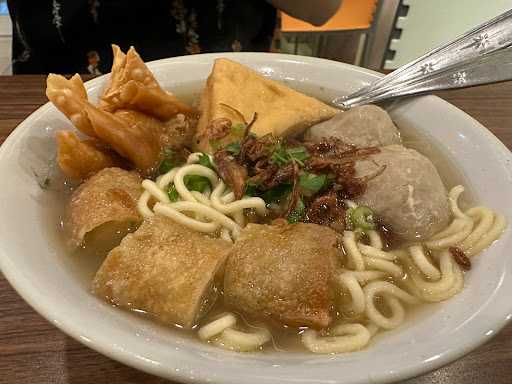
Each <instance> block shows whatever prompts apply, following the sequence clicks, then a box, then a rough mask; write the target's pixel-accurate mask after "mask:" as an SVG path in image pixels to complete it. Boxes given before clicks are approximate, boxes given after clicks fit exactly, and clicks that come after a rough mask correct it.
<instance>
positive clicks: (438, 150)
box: [41, 83, 475, 351]
mask: <svg viewBox="0 0 512 384" xmlns="http://www.w3.org/2000/svg"><path fill="white" fill-rule="evenodd" d="M304 88H309V89H304ZM198 89H201V84H199V83H197V84H188V85H187V86H181V87H176V88H174V89H173V93H174V94H175V95H176V96H178V97H179V98H180V99H181V100H183V101H186V102H189V103H193V104H196V103H197V100H198V96H199V92H198V91H197V90H198ZM301 91H303V92H306V93H308V94H310V95H312V96H315V97H317V98H319V99H323V100H325V101H326V102H327V101H329V100H330V98H331V97H330V96H329V94H330V93H331V92H329V91H328V90H325V89H323V88H318V87H316V88H315V87H301ZM399 128H400V129H401V131H402V139H403V143H404V145H405V146H407V147H409V148H413V149H416V150H417V151H419V152H420V153H423V154H424V155H426V156H427V157H429V158H430V159H431V160H432V162H433V163H434V165H435V166H436V168H437V169H438V171H439V173H440V176H441V178H442V180H443V182H444V183H445V185H446V186H447V188H451V187H453V186H455V185H458V184H462V185H464V186H466V187H467V186H468V185H469V184H468V183H467V180H466V178H465V177H464V175H463V173H462V172H461V171H460V170H458V169H457V167H456V166H455V165H454V163H453V161H451V159H450V158H449V155H448V154H447V152H446V151H445V150H444V149H443V148H442V146H441V145H440V144H438V143H437V142H436V140H435V139H433V138H431V137H429V136H428V135H426V134H424V133H421V132H417V131H415V130H414V129H413V127H399ZM49 173H50V175H51V176H52V177H51V183H50V186H49V188H48V189H47V190H45V191H44V193H42V194H41V199H42V203H43V204H42V209H43V212H42V214H43V215H45V217H47V219H48V227H47V228H46V229H47V236H48V239H50V240H49V241H50V243H51V245H54V247H52V248H55V249H60V250H62V254H60V255H59V257H60V261H61V262H62V264H63V265H65V267H66V268H67V269H68V270H69V272H70V273H72V274H73V275H74V276H75V277H76V278H77V279H78V280H79V281H80V283H81V284H82V285H83V288H84V289H85V290H87V291H89V290H90V285H91V281H92V279H93V277H94V275H95V273H96V271H97V270H98V269H99V267H100V265H101V263H102V262H103V260H104V259H105V257H106V255H107V251H106V249H109V248H112V247H113V246H115V245H117V244H118V243H119V242H120V240H121V238H122V236H121V232H122V231H119V232H118V233H117V234H116V236H114V237H116V238H115V239H114V240H112V239H103V240H101V239H100V241H97V242H96V244H95V246H91V245H89V246H85V247H84V248H79V249H75V250H73V249H72V248H71V247H70V246H68V244H67V236H66V234H65V232H64V231H63V226H62V223H63V219H64V215H65V212H64V211H65V206H66V204H67V202H68V201H69V198H70V196H71V193H72V190H73V188H72V186H70V185H68V184H67V183H66V182H65V180H64V179H62V176H61V175H59V173H58V171H56V170H55V169H54V167H53V168H52V169H50V172H49ZM468 189H469V188H468ZM467 192H468V193H465V195H464V199H463V201H462V205H463V206H464V205H469V203H473V202H474V201H475V199H474V195H473V193H472V191H471V189H469V190H467ZM107 243H108V244H107ZM344 299H346V298H344V297H343V296H341V297H339V298H338V300H344ZM430 307H431V305H428V304H423V305H419V306H416V307H414V308H410V309H409V311H408V323H411V322H413V321H414V320H415V319H419V318H421V317H425V316H427V315H428V312H429V308H430ZM382 310H383V311H384V312H385V310H386V309H385V308H382ZM228 311H231V312H233V311H232V310H231V309H230V308H227V307H226V306H225V305H224V303H223V296H222V291H221V290H219V298H218V300H217V301H216V303H215V304H214V305H213V307H212V308H211V309H210V311H209V312H208V314H207V315H206V316H205V317H204V318H203V319H202V320H201V321H200V322H199V323H198V324H197V325H196V327H194V329H193V330H192V331H185V330H183V329H178V328H180V327H179V326H174V327H170V328H169V327H168V328H167V329H168V330H169V332H173V331H174V330H173V328H174V329H175V331H179V332H180V333H181V334H183V335H188V336H189V337H196V336H195V330H197V328H198V327H199V326H201V325H203V324H206V323H207V322H209V321H211V320H212V319H214V318H215V317H217V316H219V315H220V314H222V313H224V312H228ZM131 312H132V313H133V314H134V316H137V317H139V318H142V319H143V321H151V320H153V316H152V315H151V314H148V313H146V312H144V311H142V310H134V311H131ZM333 312H334V311H333ZM237 314H238V315H239V317H240V318H241V319H242V328H244V329H250V328H251V327H257V326H258V325H261V324H262V323H261V321H259V320H258V319H253V318H249V317H247V316H245V315H243V314H241V313H237ZM335 319H337V320H347V319H353V318H352V317H351V316H350V314H344V313H339V312H335ZM405 326H407V324H406V325H405ZM265 327H267V328H268V329H269V330H270V331H271V333H272V336H273V342H272V343H268V344H267V346H266V347H265V350H277V351H304V350H305V348H304V347H303V346H302V344H301V342H300V337H298V334H299V333H300V332H301V331H302V330H301V329H297V328H292V327H286V326H282V325H277V324H275V323H269V322H267V323H266V324H265Z"/></svg>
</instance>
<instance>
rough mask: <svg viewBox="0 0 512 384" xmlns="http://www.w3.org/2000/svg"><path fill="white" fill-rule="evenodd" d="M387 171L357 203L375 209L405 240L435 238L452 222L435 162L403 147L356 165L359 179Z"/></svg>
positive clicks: (393, 147) (389, 148)
mask: <svg viewBox="0 0 512 384" xmlns="http://www.w3.org/2000/svg"><path fill="white" fill-rule="evenodd" d="M382 167H385V168H384V171H383V172H382V173H380V174H379V175H378V176H376V177H375V178H373V179H371V180H370V181H369V182H368V185H367V188H366V191H365V192H364V194H363V195H362V196H360V197H359V198H357V199H356V202H357V203H358V204H360V205H367V206H369V207H370V208H372V209H373V210H374V211H375V213H376V214H377V215H379V217H380V218H382V220H383V221H384V222H385V223H386V224H388V225H389V226H390V227H391V229H392V230H393V232H394V233H395V234H396V235H398V236H399V237H400V238H401V239H403V240H408V241H413V240H418V239H424V238H428V237H430V236H432V235H433V234H434V233H436V232H438V231H440V230H441V229H443V228H444V227H445V226H446V225H447V224H448V221H449V219H450V216H451V213H450V207H449V203H448V196H447V191H446V188H445V186H444V184H443V182H442V181H441V178H440V177H439V174H438V173H437V170H436V168H435V167H434V165H433V164H432V162H431V161H430V160H429V159H428V158H426V157H425V156H423V155H421V154H420V153H418V152H417V151H415V150H413V149H408V148H405V147H403V146H401V145H390V146H387V147H382V148H380V152H379V153H376V154H374V155H372V156H371V157H369V158H368V159H365V160H361V161H358V162H357V163H356V174H357V176H366V175H370V174H375V173H376V172H377V171H378V170H379V169H382Z"/></svg>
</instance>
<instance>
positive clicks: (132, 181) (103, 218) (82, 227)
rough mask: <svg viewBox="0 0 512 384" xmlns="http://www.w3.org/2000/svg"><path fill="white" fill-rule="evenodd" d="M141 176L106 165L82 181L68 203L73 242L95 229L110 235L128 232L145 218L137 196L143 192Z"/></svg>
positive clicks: (76, 243) (67, 223) (68, 227)
mask: <svg viewBox="0 0 512 384" xmlns="http://www.w3.org/2000/svg"><path fill="white" fill-rule="evenodd" d="M141 182H142V179H141V177H140V176H139V175H138V174H137V173H136V172H129V171H125V170H123V169H120V168H105V169H103V170H101V171H99V172H98V173H96V174H95V175H94V176H92V177H91V178H89V179H88V180H86V181H85V182H84V183H82V184H81V185H80V186H79V187H78V188H77V189H76V190H75V191H74V192H73V194H72V196H71V200H70V202H69V204H68V206H67V210H66V219H65V230H66V231H67V232H68V233H69V234H70V238H71V243H72V245H74V246H77V247H78V246H80V245H82V244H83V243H84V241H85V242H86V235H88V234H89V236H88V237H90V236H91V235H93V232H98V231H100V232H104V233H105V235H104V236H101V234H98V233H96V236H98V237H101V238H106V239H108V238H109V237H112V236H111V235H112V234H113V233H115V232H121V235H122V234H125V233H127V232H128V231H129V230H130V229H132V228H133V227H134V226H135V227H136V226H137V225H139V223H140V222H141V221H142V217H141V215H140V214H139V212H138V210H137V200H138V199H139V197H140V195H141V194H142V187H141Z"/></svg>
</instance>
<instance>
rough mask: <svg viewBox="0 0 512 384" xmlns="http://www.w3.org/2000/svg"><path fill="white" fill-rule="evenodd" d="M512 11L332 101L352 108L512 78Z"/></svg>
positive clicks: (340, 105)
mask: <svg viewBox="0 0 512 384" xmlns="http://www.w3.org/2000/svg"><path fill="white" fill-rule="evenodd" d="M511 46H512V10H509V11H507V12H505V13H503V14H501V15H499V16H497V17H495V18H494V19H492V20H490V21H487V22H486V23H484V24H482V25H480V26H478V27H476V28H474V29H472V30H470V31H469V32H466V33H464V34H463V35H461V36H459V37H457V38H456V39H455V40H453V41H451V42H448V43H446V44H444V45H442V46H440V47H438V48H435V49H433V50H432V51H430V52H428V53H426V54H425V55H423V56H421V57H420V58H418V59H416V60H414V61H412V62H410V63H408V64H405V65H403V66H402V67H400V68H398V69H397V70H395V71H393V72H391V73H390V74H388V75H387V76H384V77H383V78H381V79H379V80H377V81H375V82H374V83H372V84H370V85H369V86H367V87H363V88H362V89H360V90H358V91H356V92H354V93H353V94H351V95H349V96H345V97H340V98H337V99H335V100H334V101H333V103H334V104H335V105H337V106H339V107H342V108H345V109H346V108H351V107H354V106H358V105H363V104H368V103H372V102H376V101H380V100H384V99H389V98H392V97H398V96H405V95H412V94H418V93H425V92H430V91H435V90H441V89H452V88H464V87H469V86H473V85H479V84H487V83H494V82H499V81H505V80H511V79H512V48H511Z"/></svg>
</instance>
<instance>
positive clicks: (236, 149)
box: [226, 141, 240, 156]
mask: <svg viewBox="0 0 512 384" xmlns="http://www.w3.org/2000/svg"><path fill="white" fill-rule="evenodd" d="M226 151H228V152H229V153H231V154H232V155H233V156H237V155H238V154H239V153H240V142H239V141H235V142H233V143H230V144H228V145H226Z"/></svg>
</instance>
